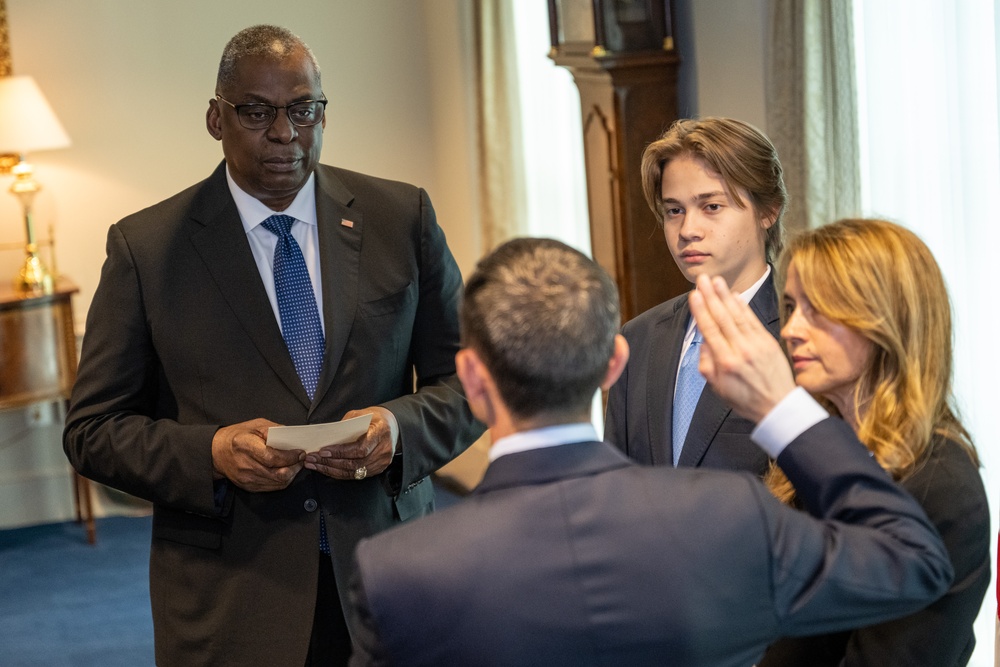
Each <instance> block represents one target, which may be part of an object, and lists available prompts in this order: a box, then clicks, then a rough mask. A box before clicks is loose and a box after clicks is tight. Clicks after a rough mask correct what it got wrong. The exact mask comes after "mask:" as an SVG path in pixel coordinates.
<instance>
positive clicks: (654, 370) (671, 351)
mask: <svg viewBox="0 0 1000 667" xmlns="http://www.w3.org/2000/svg"><path fill="white" fill-rule="evenodd" d="M689 315H690V311H689V310H688V305H687V299H686V298H685V299H678V301H677V304H676V306H675V308H674V310H673V312H672V313H668V314H667V315H666V316H664V318H663V319H662V320H660V321H659V322H657V323H656V326H655V327H654V329H653V335H652V340H651V341H650V344H649V350H650V352H649V356H650V359H649V364H647V366H646V418H647V428H648V429H649V432H648V433H647V437H646V441H647V442H648V443H649V460H650V461H651V462H652V464H653V465H658V466H671V465H673V455H672V453H671V448H670V441H671V432H672V429H673V413H674V410H673V406H674V388H675V385H676V384H677V367H678V366H679V365H680V362H681V341H683V340H684V333H685V331H686V329H687V324H688V317H689Z"/></svg>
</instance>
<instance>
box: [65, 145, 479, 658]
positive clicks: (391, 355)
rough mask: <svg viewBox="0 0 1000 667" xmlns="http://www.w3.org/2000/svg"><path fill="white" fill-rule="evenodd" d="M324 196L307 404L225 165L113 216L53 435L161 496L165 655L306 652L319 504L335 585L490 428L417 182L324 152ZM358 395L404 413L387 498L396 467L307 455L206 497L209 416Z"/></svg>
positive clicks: (155, 580)
mask: <svg viewBox="0 0 1000 667" xmlns="http://www.w3.org/2000/svg"><path fill="white" fill-rule="evenodd" d="M316 207H317V213H318V222H319V245H320V265H321V269H322V277H323V304H322V305H323V309H322V310H323V317H324V320H325V326H326V359H325V365H324V368H323V371H322V375H321V377H320V378H319V386H318V388H317V390H316V395H315V399H314V400H313V401H312V402H310V401H309V399H308V397H307V396H306V393H305V390H304V389H303V388H302V384H301V382H300V381H299V378H298V376H297V375H296V372H295V367H294V365H293V364H292V361H291V357H290V356H289V354H288V351H287V348H286V347H285V343H284V341H283V339H282V337H281V333H280V329H279V327H278V323H277V321H276V319H275V316H274V311H273V310H272V309H271V306H270V303H269V301H268V299H267V295H266V292H265V291H264V286H263V284H262V282H261V279H260V274H259V272H258V270H257V267H256V264H255V262H254V259H253V255H252V253H251V250H250V246H249V244H248V242H247V240H246V234H245V231H244V229H243V226H242V224H241V222H240V218H239V214H238V212H237V209H236V204H235V203H234V201H233V199H232V196H231V195H230V193H229V189H228V186H227V184H226V177H225V166H224V164H222V165H220V166H219V168H218V169H216V171H215V172H214V173H213V174H212V176H210V177H209V178H208V179H207V180H205V181H203V182H201V183H199V184H197V185H195V186H193V187H191V188H189V189H187V190H185V191H184V192H181V193H180V194H178V195H176V196H174V197H172V198H170V199H168V200H166V201H164V202H161V203H159V204H157V205H155V206H153V207H151V208H148V209H146V210H143V211H140V212H139V213H136V214H134V215H131V216H129V217H127V218H125V219H124V220H122V221H121V222H119V223H118V224H116V225H113V226H112V227H111V229H110V231H109V233H108V245H107V254H108V256H107V260H106V261H105V263H104V267H103V270H102V273H101V281H100V285H99V286H98V289H97V293H96V294H95V296H94V300H93V304H92V306H91V309H90V312H89V314H88V317H87V331H86V336H85V338H84V343H83V353H82V357H81V361H80V369H79V375H78V379H77V382H76V386H75V387H74V390H73V398H72V405H71V407H70V410H69V414H68V416H67V425H66V430H65V434H64V447H65V450H66V453H67V455H68V457H69V459H70V461H71V462H72V463H73V465H74V466H75V467H76V469H77V470H79V471H80V472H81V473H82V474H84V475H86V476H87V477H89V478H91V479H94V480H96V481H98V482H101V483H104V484H108V485H110V486H113V487H116V488H119V489H122V490H124V491H126V492H128V493H131V494H133V495H136V496H139V497H142V498H146V499H148V500H151V501H152V502H153V504H154V515H153V541H152V553H151V557H150V593H151V598H152V609H153V620H154V627H155V635H156V655H157V662H158V664H160V665H196V664H206V665H208V664H210V665H222V664H262V665H263V664H266V665H283V664H288V665H295V666H296V667H301V665H302V664H303V663H304V662H305V656H306V651H307V648H308V643H309V636H310V630H311V626H312V619H313V607H314V605H315V601H316V582H317V566H318V557H317V553H318V535H319V521H320V511H322V512H324V513H325V516H326V525H327V530H328V534H329V535H330V542H331V547H332V551H333V555H332V558H333V568H334V573H335V575H336V578H337V580H338V581H343V582H344V585H343V586H341V589H342V590H343V589H345V588H346V582H347V580H348V578H349V576H348V575H349V573H350V571H351V569H352V568H353V552H354V546H355V544H356V543H357V541H358V540H359V539H361V538H362V537H365V536H368V535H372V534H374V533H376V532H378V531H380V530H383V529H385V528H387V527H389V526H391V525H393V524H395V523H397V522H399V521H400V520H401V519H404V520H405V519H407V518H410V517H413V516H418V515H420V514H423V513H426V512H427V511H429V510H430V509H431V507H432V504H433V491H432V489H431V484H430V482H429V481H426V480H425V478H426V476H427V475H428V474H430V473H431V472H432V471H433V470H435V469H436V468H437V467H439V466H440V465H441V464H443V463H444V462H446V461H448V460H449V459H451V458H452V457H454V456H455V455H456V454H457V453H458V452H460V451H461V450H462V449H464V448H465V447H466V446H467V445H468V444H469V443H471V442H472V441H473V440H474V439H475V438H476V436H478V434H479V433H480V432H481V430H482V427H481V426H480V425H477V423H476V422H475V421H474V419H473V418H472V416H471V413H470V412H469V410H468V405H467V404H466V402H465V399H464V396H463V395H462V394H461V387H460V386H459V384H458V381H457V379H456V378H455V377H454V372H455V366H454V355H455V352H456V350H457V349H458V323H457V305H458V302H459V299H460V296H461V289H462V281H461V275H460V273H459V270H458V267H457V266H456V264H455V261H454V259H453V258H452V256H451V253H450V252H449V250H448V247H447V245H446V243H445V238H444V234H443V232H442V231H441V229H440V227H438V225H437V222H436V219H435V215H434V209H433V208H432V206H431V203H430V201H429V200H428V198H427V195H426V193H424V191H423V190H420V189H418V188H416V187H413V186H410V185H406V184H403V183H397V182H391V181H386V180H382V179H376V178H372V177H369V176H363V175H361V174H356V173H353V172H349V171H345V170H342V169H336V168H332V167H326V166H322V165H321V166H320V167H319V168H318V169H317V172H316ZM342 220H346V221H350V222H352V223H353V226H348V225H343V224H341V221H342ZM414 376H416V390H415V387H414ZM370 405H383V406H385V407H386V408H388V409H389V410H391V411H392V413H393V414H394V415H395V416H396V418H397V420H398V422H399V427H400V445H399V446H400V448H401V451H402V455H401V457H397V460H396V461H395V462H394V463H393V466H392V467H391V470H392V471H393V473H394V475H395V480H394V482H395V486H396V487H398V489H399V491H398V493H396V495H395V497H393V496H390V495H389V494H388V493H387V492H386V489H385V488H384V487H385V485H384V484H383V482H386V481H387V480H386V477H387V476H388V474H383V475H379V476H375V477H373V478H369V479H366V480H364V481H361V482H355V481H350V482H343V481H335V480H332V479H330V478H328V477H325V476H323V475H320V474H318V473H313V472H311V471H307V470H303V471H301V472H300V473H299V475H298V476H297V477H296V478H295V479H294V480H293V482H292V483H291V484H290V485H289V486H288V487H287V488H286V489H284V490H282V491H276V492H271V493H247V492H244V491H241V490H239V489H236V488H235V486H233V485H228V487H224V490H225V499H224V502H223V503H222V505H221V507H220V506H219V505H217V500H216V498H215V495H214V491H215V489H214V486H213V479H212V478H213V468H212V457H211V442H212V437H213V435H214V434H215V432H216V430H217V429H218V428H219V427H220V426H223V425H228V424H233V423H236V422H241V421H244V420H248V419H253V418H256V417H266V418H268V419H271V420H273V421H275V422H277V423H279V424H307V423H319V422H327V421H333V420H338V419H341V418H342V417H343V415H344V413H345V412H346V411H347V410H350V409H354V408H363V407H366V406H370ZM317 509H318V510H319V511H317ZM345 594H346V591H345ZM353 621H354V619H353V617H352V616H351V615H350V613H349V612H348V623H349V625H350V624H353Z"/></svg>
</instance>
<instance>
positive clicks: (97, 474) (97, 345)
mask: <svg viewBox="0 0 1000 667" xmlns="http://www.w3.org/2000/svg"><path fill="white" fill-rule="evenodd" d="M144 313H145V310H144V304H143V298H142V291H141V286H140V280H139V276H138V273H137V271H136V268H135V264H134V262H133V260H132V256H131V253H130V250H129V246H128V242H127V240H126V238H125V236H124V235H123V234H122V232H121V230H120V229H119V227H118V225H113V226H112V227H111V229H110V231H109V232H108V242H107V259H106V260H105V262H104V266H103V268H102V269H101V280H100V284H99V285H98V288H97V291H96V293H95V295H94V300H93V303H92V304H91V307H90V311H89V313H88V315H87V329H86V335H85V337H84V341H83V352H82V354H81V358H80V367H79V371H78V373H77V380H76V384H75V385H74V387H73V394H72V398H71V401H70V408H69V412H68V414H67V416H66V427H65V430H64V433H63V448H64V450H65V452H66V455H67V457H68V458H69V460H70V463H71V464H72V465H73V467H74V468H76V470H78V471H79V472H80V473H81V474H82V475H84V476H86V477H88V478H90V479H92V480H94V481H97V482H100V483H102V484H107V485H109V486H113V487H115V488H117V489H121V490H122V491H125V492H127V493H130V494H132V495H134V496H137V497H139V498H145V499H146V500H150V501H152V502H155V503H160V504H165V505H169V506H172V507H176V508H178V509H182V510H186V511H191V512H195V513H198V514H204V515H213V514H216V513H217V509H216V504H215V499H214V496H213V484H212V446H211V443H212V437H213V436H214V435H215V432H216V430H218V426H210V425H192V426H182V425H181V424H179V423H178V422H177V421H176V420H171V419H154V418H153V416H152V415H155V414H157V411H158V407H157V403H158V399H159V398H160V396H161V394H162V392H159V391H158V382H159V380H160V364H159V360H158V359H157V356H156V350H155V349H154V346H153V341H152V338H151V335H150V331H149V328H148V326H147V323H146V317H145V315H144Z"/></svg>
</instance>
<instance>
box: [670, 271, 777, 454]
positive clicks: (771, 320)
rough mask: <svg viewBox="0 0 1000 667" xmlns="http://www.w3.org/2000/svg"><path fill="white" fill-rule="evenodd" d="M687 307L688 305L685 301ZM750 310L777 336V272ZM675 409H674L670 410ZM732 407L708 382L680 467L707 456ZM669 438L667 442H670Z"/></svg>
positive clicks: (758, 293) (763, 287)
mask: <svg viewBox="0 0 1000 667" xmlns="http://www.w3.org/2000/svg"><path fill="white" fill-rule="evenodd" d="M684 309H685V310H687V305H686V304H685V308H684ZM750 309H751V310H753V311H754V313H755V314H756V315H757V318H758V319H759V320H760V321H761V322H762V323H763V324H764V326H766V327H767V329H768V331H770V332H771V335H772V336H775V337H777V335H778V320H779V318H778V299H777V295H776V294H775V291H774V271H773V270H772V271H771V273H770V274H769V275H768V277H767V280H765V281H764V283H763V284H762V285H761V286H760V289H759V290H757V293H756V294H755V295H754V297H753V299H751V300H750ZM671 412H672V411H671ZM731 412H732V408H730V407H729V405H728V404H727V403H726V402H725V401H723V400H722V399H721V398H719V396H718V394H716V393H715V392H714V391H712V388H711V387H709V386H708V385H705V390H704V391H702V393H701V398H700V399H698V405H697V407H695V410H694V415H692V417H691V426H690V428H689V429H688V433H687V437H686V438H685V440H684V448H683V449H681V456H680V459H679V460H678V462H677V465H678V466H692V467H693V466H697V465H699V464H700V463H701V461H702V459H703V458H704V457H705V453H706V452H707V451H708V448H709V446H710V445H711V444H712V440H714V439H715V435H716V433H718V432H719V428H720V427H721V426H722V423H723V422H724V421H726V418H728V417H729V414H730V413H731ZM669 441H670V440H669V438H668V440H667V442H669Z"/></svg>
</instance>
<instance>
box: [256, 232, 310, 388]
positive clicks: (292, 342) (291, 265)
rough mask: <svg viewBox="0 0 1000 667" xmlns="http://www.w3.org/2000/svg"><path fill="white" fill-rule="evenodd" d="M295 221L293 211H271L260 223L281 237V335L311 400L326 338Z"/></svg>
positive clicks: (277, 275)
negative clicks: (274, 213)
mask: <svg viewBox="0 0 1000 667" xmlns="http://www.w3.org/2000/svg"><path fill="white" fill-rule="evenodd" d="M293 222H295V218H293V217H291V216H290V215H272V216H271V217H270V218H268V219H267V220H265V221H264V222H263V223H261V224H262V225H263V227H264V229H266V230H267V231H269V232H271V233H272V234H274V235H275V236H277V237H278V245H277V246H276V247H275V248H274V265H273V267H274V291H275V293H276V294H277V297H278V314H279V315H280V316H281V335H282V336H283V337H284V339H285V345H286V346H287V347H288V352H289V354H290V355H291V356H292V363H294V364H295V370H296V372H298V374H299V379H300V380H302V386H303V387H305V390H306V393H307V394H308V395H309V400H312V398H313V395H314V394H315V393H316V384H317V383H318V382H319V374H320V371H321V370H322V369H323V347H324V343H325V341H324V339H323V326H322V324H321V322H320V319H319V309H318V308H317V307H316V295H315V293H314V292H313V288H312V282H311V281H310V280H309V270H308V269H307V268H306V260H305V257H303V256H302V249H301V248H299V244H298V243H296V242H295V239H294V238H293V237H292V234H291V229H292V223H293Z"/></svg>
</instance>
